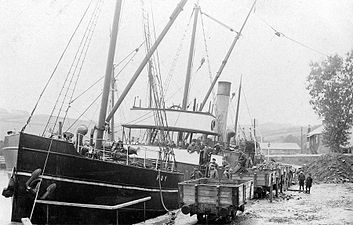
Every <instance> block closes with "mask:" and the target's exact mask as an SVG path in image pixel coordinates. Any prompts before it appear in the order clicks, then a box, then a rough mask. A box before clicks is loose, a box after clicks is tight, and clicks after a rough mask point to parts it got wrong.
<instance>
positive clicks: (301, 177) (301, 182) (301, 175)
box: [298, 171, 305, 192]
mask: <svg viewBox="0 0 353 225" xmlns="http://www.w3.org/2000/svg"><path fill="white" fill-rule="evenodd" d="M298 181H299V192H300V191H301V190H302V188H303V191H304V182H305V175H304V173H303V171H300V173H299V175H298Z"/></svg>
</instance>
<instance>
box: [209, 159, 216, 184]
mask: <svg viewBox="0 0 353 225" xmlns="http://www.w3.org/2000/svg"><path fill="white" fill-rule="evenodd" d="M209 171H210V178H213V179H217V178H218V164H217V163H216V159H215V158H213V159H212V162H210V165H209Z"/></svg>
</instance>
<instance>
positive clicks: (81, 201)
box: [2, 0, 240, 224]
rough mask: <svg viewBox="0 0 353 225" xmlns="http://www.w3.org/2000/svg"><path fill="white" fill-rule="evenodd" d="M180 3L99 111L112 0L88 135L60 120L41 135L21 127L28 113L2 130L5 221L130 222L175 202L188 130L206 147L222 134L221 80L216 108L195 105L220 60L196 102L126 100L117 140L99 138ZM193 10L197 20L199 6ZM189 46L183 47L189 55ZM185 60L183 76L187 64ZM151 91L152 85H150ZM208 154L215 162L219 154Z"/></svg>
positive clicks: (187, 158)
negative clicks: (13, 129) (14, 129)
mask: <svg viewBox="0 0 353 225" xmlns="http://www.w3.org/2000/svg"><path fill="white" fill-rule="evenodd" d="M185 4H186V0H181V1H180V2H179V3H178V5H177V7H176V8H175V10H174V11H173V12H172V14H171V16H170V20H169V22H168V23H167V25H166V26H165V28H164V29H163V31H162V32H161V33H160V35H159V36H158V37H157V38H156V40H155V43H154V44H153V45H151V46H150V47H149V48H148V51H147V54H146V56H145V58H144V59H143V61H142V63H141V65H140V66H139V67H138V68H137V70H136V72H135V73H134V75H133V76H132V78H131V80H130V82H129V83H128V85H127V87H126V88H125V89H124V91H123V92H122V93H121V95H120V96H119V99H118V100H117V101H116V103H115V104H114V105H112V108H111V111H110V112H109V114H108V115H107V110H108V99H109V94H110V89H111V88H112V87H113V89H114V84H113V83H114V82H112V81H114V79H112V72H111V71H113V66H114V65H113V61H114V52H115V45H116V39H117V30H118V24H119V23H118V22H119V17H120V9H121V0H117V1H116V6H115V14H114V20H113V26H112V33H111V37H110V46H109V53H108V57H107V58H108V59H107V65H106V73H105V78H104V87H103V94H102V101H101V109H100V113H99V119H98V125H97V126H95V127H94V128H93V129H92V130H91V131H90V133H89V135H88V128H87V127H86V126H80V127H79V128H78V129H77V131H76V133H75V134H71V133H69V132H64V133H63V132H62V131H61V128H62V127H61V125H60V123H59V131H58V132H57V133H55V134H54V133H52V134H51V135H50V136H48V137H46V136H45V135H33V134H29V133H26V132H25V128H26V126H27V125H28V123H29V122H30V119H31V117H30V118H29V119H28V121H27V123H26V125H25V126H24V128H23V129H22V131H21V132H20V133H18V134H14V133H11V134H9V135H7V136H6V137H5V141H4V144H5V147H4V156H5V161H6V169H7V170H8V171H9V174H10V177H11V179H10V181H9V184H8V186H7V187H5V189H4V190H3V192H2V194H3V195H4V196H5V197H12V198H13V201H12V215H11V221H16V222H19V221H21V219H22V218H27V217H28V218H29V219H30V220H31V221H32V223H35V224H117V223H122V224H131V223H135V222H140V221H143V220H145V219H148V218H152V217H156V216H158V215H162V214H165V213H166V212H168V211H170V210H173V209H177V208H178V183H179V182H181V181H183V180H186V179H189V178H190V175H191V173H192V171H193V169H194V167H195V166H199V164H200V162H202V161H203V160H204V157H205V156H204V154H200V153H199V152H198V151H193V150H191V151H190V147H189V148H186V147H187V146H188V145H191V142H192V141H193V140H194V139H193V137H194V138H195V137H199V138H200V139H202V141H203V142H207V141H208V142H209V143H210V144H209V145H210V146H213V145H214V144H215V143H216V142H219V141H223V140H224V141H225V139H226V136H227V135H226V122H227V112H228V104H229V96H230V87H231V84H230V83H229V82H219V83H218V92H217V101H216V110H215V112H216V115H213V114H212V111H213V110H212V109H211V105H210V106H209V109H208V111H207V112H204V111H202V110H203V107H204V106H205V103H206V101H207V98H208V97H209V95H210V92H211V91H212V89H213V88H214V86H215V83H216V81H217V79H218V78H219V76H220V74H221V72H222V70H223V68H224V66H225V63H222V65H221V68H220V70H219V73H218V75H217V77H216V78H215V80H214V82H213V83H212V85H211V87H210V89H209V91H208V93H207V95H206V97H205V99H204V101H203V102H202V104H201V105H200V108H198V107H196V103H195V104H194V109H193V111H188V110H187V107H186V104H187V91H186V94H185V92H184V98H183V105H182V107H181V108H179V109H175V108H173V107H171V108H166V107H165V106H164V103H162V102H160V101H159V100H158V99H160V97H158V98H156V97H155V99H154V100H155V103H154V106H152V105H150V107H146V108H143V107H141V106H135V105H134V106H133V107H132V108H131V109H130V112H129V116H130V122H125V123H123V124H122V127H123V134H122V135H123V136H122V137H121V140H123V141H121V142H120V141H119V142H114V141H113V140H110V141H107V140H105V139H104V137H106V136H107V134H111V133H114V132H113V131H111V130H109V129H112V128H113V127H114V125H111V126H110V128H109V122H110V121H111V120H112V119H113V115H114V113H115V112H116V110H117V109H118V108H119V106H120V104H121V103H122V101H123V100H124V98H125V96H126V95H127V93H128V92H129V90H130V88H131V87H132V85H133V84H134V82H135V81H136V79H137V78H138V76H139V75H140V73H141V71H142V70H143V68H144V67H145V66H146V64H148V63H149V62H150V60H151V58H153V54H154V52H155V50H156V49H157V47H158V45H159V43H160V42H161V41H162V39H163V37H164V36H165V35H166V33H167V31H168V29H169V28H170V27H171V26H172V24H173V22H174V20H175V19H176V18H177V16H178V15H179V13H180V12H181V11H182V9H183V7H184V5H185ZM194 10H195V13H194V16H195V17H196V19H195V20H197V13H196V12H197V11H198V10H199V6H195V8H194ZM194 32H195V31H193V33H194ZM239 35H240V32H239V33H238V34H237V36H236V38H235V39H234V42H233V44H232V47H231V49H230V50H229V51H228V53H227V54H226V57H225V59H224V60H223V62H227V60H228V58H229V56H230V52H231V51H232V49H233V47H234V44H235V43H236V41H237V39H238V38H239ZM193 36H194V35H193ZM192 52H193V48H190V57H192ZM189 62H192V58H189ZM188 65H189V66H188V73H189V75H190V71H191V65H192V63H189V64H188ZM149 66H151V64H149ZM187 77H188V75H187ZM189 79H190V76H189ZM189 82H190V80H189V81H186V83H185V90H187V89H188V88H189ZM152 83H153V82H152ZM151 86H152V85H151ZM151 92H156V91H155V90H153V87H151ZM154 95H155V96H156V95H157V93H154ZM112 102H113V103H114V101H113V100H112ZM33 112H34V111H33ZM59 119H60V118H59ZM131 121H132V122H131ZM134 129H136V130H146V131H147V133H148V141H147V142H146V143H145V144H141V143H137V142H136V140H134V141H133V140H132V138H131V135H130V134H131V132H132V131H133V130H134ZM73 139H74V141H73ZM212 157H213V158H215V159H216V160H217V161H218V163H220V162H221V158H222V156H220V155H213V156H212ZM10 171H11V172H10Z"/></svg>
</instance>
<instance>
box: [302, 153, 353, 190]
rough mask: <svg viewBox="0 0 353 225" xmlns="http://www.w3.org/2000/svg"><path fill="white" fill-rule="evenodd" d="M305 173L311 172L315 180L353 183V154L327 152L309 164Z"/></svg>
mask: <svg viewBox="0 0 353 225" xmlns="http://www.w3.org/2000/svg"><path fill="white" fill-rule="evenodd" d="M304 170H305V174H309V173H311V176H312V178H313V180H314V182H323V183H344V182H352V183H353V156H352V155H342V154H327V155H322V156H320V158H319V159H318V160H317V161H315V162H312V163H310V164H309V165H307V166H306V167H305V168H304Z"/></svg>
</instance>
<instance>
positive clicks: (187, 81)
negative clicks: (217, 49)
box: [181, 5, 200, 110]
mask: <svg viewBox="0 0 353 225" xmlns="http://www.w3.org/2000/svg"><path fill="white" fill-rule="evenodd" d="M194 10H195V11H194V12H195V14H194V24H193V27H192V35H191V42H190V50H189V59H188V67H187V69H186V78H185V86H184V97H183V104H182V106H181V108H182V109H183V110H186V107H187V104H188V97H189V87H190V79H191V70H192V64H193V61H194V50H195V34H196V28H197V18H198V15H199V11H200V6H198V5H195V7H194Z"/></svg>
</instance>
